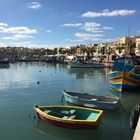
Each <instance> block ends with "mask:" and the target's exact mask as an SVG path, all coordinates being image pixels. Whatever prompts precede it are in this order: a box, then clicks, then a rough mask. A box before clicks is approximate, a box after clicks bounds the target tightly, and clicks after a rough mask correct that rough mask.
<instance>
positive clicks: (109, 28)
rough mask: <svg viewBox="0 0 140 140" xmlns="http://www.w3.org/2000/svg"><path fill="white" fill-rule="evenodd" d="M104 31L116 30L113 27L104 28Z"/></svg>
mask: <svg viewBox="0 0 140 140" xmlns="http://www.w3.org/2000/svg"><path fill="white" fill-rule="evenodd" d="M103 29H104V30H114V28H113V27H103Z"/></svg>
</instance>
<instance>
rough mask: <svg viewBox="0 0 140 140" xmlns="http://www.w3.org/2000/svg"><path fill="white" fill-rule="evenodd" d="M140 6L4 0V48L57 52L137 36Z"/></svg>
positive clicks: (88, 0)
mask: <svg viewBox="0 0 140 140" xmlns="http://www.w3.org/2000/svg"><path fill="white" fill-rule="evenodd" d="M139 5H140V1H139V0H0V47H2V46H24V47H33V48H49V49H53V48H59V47H64V48H65V47H69V46H75V45H79V44H89V43H93V44H95V43H106V42H112V41H115V40H116V39H117V38H119V37H123V36H128V35H129V34H130V35H131V36H137V35H140V24H139V20H140V6H139ZM129 29H130V30H129Z"/></svg>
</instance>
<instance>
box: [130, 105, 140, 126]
mask: <svg viewBox="0 0 140 140" xmlns="http://www.w3.org/2000/svg"><path fill="white" fill-rule="evenodd" d="M139 115H140V105H136V106H135V107H134V108H133V109H132V111H131V114H130V128H131V129H135V128H136V126H137V122H138V119H139Z"/></svg>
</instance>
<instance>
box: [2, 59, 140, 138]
mask: <svg viewBox="0 0 140 140" xmlns="http://www.w3.org/2000/svg"><path fill="white" fill-rule="evenodd" d="M107 71H109V69H74V68H73V69H70V68H69V67H68V66H67V65H62V64H61V65H59V64H57V65H55V64H47V63H44V62H34V63H24V62H23V63H15V64H11V65H10V68H9V69H4V68H2V69H0V139H1V140H71V139H73V140H85V139H86V140H91V139H92V140H118V139H120V140H131V139H132V136H133V131H131V130H130V129H129V116H130V111H131V109H132V108H133V107H134V106H135V104H137V103H140V92H137V93H135V91H134V92H133V93H132V92H127V93H123V94H120V93H116V92H115V91H113V90H111V89H110V87H109V84H108V83H107V80H106V73H107ZM37 81H39V84H37ZM63 89H66V90H69V91H81V92H88V93H90V94H97V95H107V94H109V95H114V96H119V97H120V98H121V99H122V107H120V109H119V110H117V111H107V110H105V111H104V115H103V118H102V124H100V126H99V128H98V129H97V130H72V129H64V128H60V127H55V126H52V125H50V124H47V123H44V122H42V121H37V120H36V119H34V115H33V106H34V105H35V104H38V105H63V104H64V103H62V102H61V97H62V91H63Z"/></svg>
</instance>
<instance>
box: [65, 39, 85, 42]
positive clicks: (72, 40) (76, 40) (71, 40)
mask: <svg viewBox="0 0 140 140" xmlns="http://www.w3.org/2000/svg"><path fill="white" fill-rule="evenodd" d="M65 40H66V41H70V42H82V41H83V40H80V39H79V40H78V39H75V40H74V39H65Z"/></svg>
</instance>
